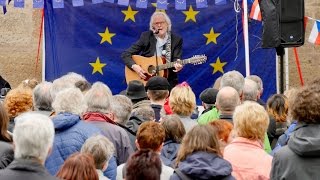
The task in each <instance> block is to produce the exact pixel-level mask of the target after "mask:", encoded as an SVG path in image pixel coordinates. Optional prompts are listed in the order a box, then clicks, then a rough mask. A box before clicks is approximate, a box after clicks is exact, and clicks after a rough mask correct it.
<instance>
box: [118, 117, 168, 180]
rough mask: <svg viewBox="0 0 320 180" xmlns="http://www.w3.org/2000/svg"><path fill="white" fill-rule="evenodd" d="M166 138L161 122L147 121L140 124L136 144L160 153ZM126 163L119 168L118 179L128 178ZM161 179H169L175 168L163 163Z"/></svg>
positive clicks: (140, 147)
mask: <svg viewBox="0 0 320 180" xmlns="http://www.w3.org/2000/svg"><path fill="white" fill-rule="evenodd" d="M164 140H165V130H164V128H163V127H162V125H161V124H160V123H157V122H153V121H147V122H144V123H142V124H141V125H140V127H139V130H138V132H137V140H136V146H137V148H138V150H142V149H150V150H152V151H154V152H156V153H157V154H160V152H161V149H162V147H163V142H164ZM126 168H127V166H126V164H121V165H120V166H118V168H117V180H123V179H126V177H125V175H126ZM161 168H162V171H161V176H160V179H161V180H167V179H169V177H170V176H171V175H172V173H173V169H172V168H171V167H169V166H166V165H164V164H163V163H162V165H161Z"/></svg>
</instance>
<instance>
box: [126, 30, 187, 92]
mask: <svg viewBox="0 0 320 180" xmlns="http://www.w3.org/2000/svg"><path fill="white" fill-rule="evenodd" d="M156 43H157V39H156V37H155V36H154V34H153V33H152V31H145V32H143V33H142V34H141V36H140V39H139V40H138V41H137V42H136V43H134V44H133V45H132V46H131V47H130V48H128V49H127V50H125V51H124V52H123V53H122V54H121V58H122V60H123V61H124V63H125V64H126V66H128V67H129V68H131V66H132V65H133V64H135V63H134V61H133V60H132V58H131V57H132V55H141V56H144V57H152V56H154V55H155V51H156ZM182 43H183V40H182V38H181V37H179V36H178V35H176V34H173V33H171V61H172V62H173V61H176V60H177V59H181V55H182ZM173 69H174V68H170V69H169V76H168V81H169V83H170V85H171V87H173V85H176V84H177V83H178V77H177V73H175V72H173Z"/></svg>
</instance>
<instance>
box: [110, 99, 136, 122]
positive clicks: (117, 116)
mask: <svg viewBox="0 0 320 180" xmlns="http://www.w3.org/2000/svg"><path fill="white" fill-rule="evenodd" d="M131 112H132V102H131V100H130V99H129V98H128V97H127V96H124V95H120V94H118V95H114V96H112V101H111V114H112V116H113V121H115V122H116V123H117V124H118V125H121V127H122V126H124V125H125V124H126V123H127V122H128V120H129V119H130V116H131Z"/></svg>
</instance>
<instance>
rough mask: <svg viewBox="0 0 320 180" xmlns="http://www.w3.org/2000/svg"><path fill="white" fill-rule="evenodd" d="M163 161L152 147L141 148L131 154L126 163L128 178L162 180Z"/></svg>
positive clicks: (127, 179) (129, 179)
mask: <svg viewBox="0 0 320 180" xmlns="http://www.w3.org/2000/svg"><path fill="white" fill-rule="evenodd" d="M161 169H162V165H161V161H160V158H159V155H158V154H157V153H156V152H154V151H152V150H150V149H141V150H138V151H137V152H135V153H134V154H132V155H131V156H130V158H129V159H128V162H127V164H126V178H125V179H126V180H141V179H148V180H160V175H161Z"/></svg>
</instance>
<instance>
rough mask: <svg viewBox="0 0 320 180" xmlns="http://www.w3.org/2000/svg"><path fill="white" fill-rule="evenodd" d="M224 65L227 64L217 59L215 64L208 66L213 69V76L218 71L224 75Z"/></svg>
mask: <svg viewBox="0 0 320 180" xmlns="http://www.w3.org/2000/svg"><path fill="white" fill-rule="evenodd" d="M226 64H227V63H226V62H224V63H222V62H221V61H220V58H219V57H218V58H217V60H216V62H215V63H211V64H210V66H212V67H213V73H212V74H214V73H216V72H218V71H220V72H221V73H222V74H223V73H224V71H223V66H225V65H226Z"/></svg>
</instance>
